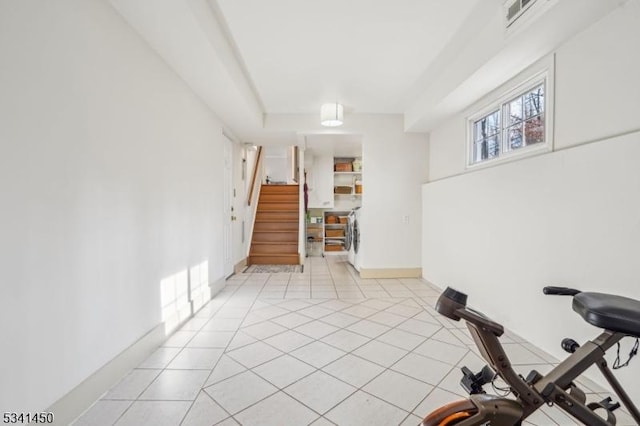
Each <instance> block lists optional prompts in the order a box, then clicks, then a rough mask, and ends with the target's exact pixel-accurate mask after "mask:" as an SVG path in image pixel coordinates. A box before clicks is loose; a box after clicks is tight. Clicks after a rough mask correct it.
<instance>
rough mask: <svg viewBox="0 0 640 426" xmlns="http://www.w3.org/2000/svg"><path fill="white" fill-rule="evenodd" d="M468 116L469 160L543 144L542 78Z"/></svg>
mask: <svg viewBox="0 0 640 426" xmlns="http://www.w3.org/2000/svg"><path fill="white" fill-rule="evenodd" d="M485 111H486V112H484V113H482V114H481V115H479V116H478V115H476V116H475V117H472V118H471V120H470V126H471V132H470V133H471V141H470V142H471V143H470V144H469V145H470V152H469V164H470V165H474V164H478V163H482V162H485V161H489V160H495V159H498V158H509V157H513V156H514V155H517V154H518V153H520V152H522V153H524V152H529V151H531V150H533V149H535V147H544V146H546V142H547V140H546V131H545V130H546V129H545V124H546V123H545V112H546V107H545V80H544V79H543V80H540V79H538V80H536V82H535V83H533V84H530V85H528V86H526V89H525V90H520V91H519V93H518V94H517V95H516V96H513V94H510V95H508V96H505V97H503V98H502V99H500V100H499V101H498V102H496V104H494V107H493V108H489V109H488V110H485Z"/></svg>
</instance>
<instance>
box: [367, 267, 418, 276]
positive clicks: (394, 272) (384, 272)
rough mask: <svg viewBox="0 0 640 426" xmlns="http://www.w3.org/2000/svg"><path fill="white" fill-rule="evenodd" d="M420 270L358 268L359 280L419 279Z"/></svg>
mask: <svg viewBox="0 0 640 426" xmlns="http://www.w3.org/2000/svg"><path fill="white" fill-rule="evenodd" d="M420 277H422V268H384V269H374V268H360V278H420Z"/></svg>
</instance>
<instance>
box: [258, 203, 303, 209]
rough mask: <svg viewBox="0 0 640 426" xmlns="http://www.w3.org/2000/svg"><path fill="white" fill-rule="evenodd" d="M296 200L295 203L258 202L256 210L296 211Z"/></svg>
mask: <svg viewBox="0 0 640 426" xmlns="http://www.w3.org/2000/svg"><path fill="white" fill-rule="evenodd" d="M298 208H299V206H298V202H297V201H296V202H295V203H264V202H262V201H261V202H260V203H259V204H258V211H259V212H264V211H289V212H297V211H298Z"/></svg>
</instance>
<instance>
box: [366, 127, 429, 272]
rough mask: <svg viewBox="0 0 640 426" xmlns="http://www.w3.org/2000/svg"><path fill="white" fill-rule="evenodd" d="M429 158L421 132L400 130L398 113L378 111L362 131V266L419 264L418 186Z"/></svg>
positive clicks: (420, 231) (388, 267)
mask: <svg viewBox="0 0 640 426" xmlns="http://www.w3.org/2000/svg"><path fill="white" fill-rule="evenodd" d="M428 161H429V158H428V139H427V137H426V135H424V134H419V133H404V131H403V122H402V120H401V119H399V118H396V117H393V116H391V117H388V116H379V117H378V118H377V119H376V120H374V121H373V122H372V123H371V124H370V126H369V127H368V128H367V129H366V132H364V135H363V138H362V181H363V182H362V213H361V216H362V220H361V222H362V225H361V226H362V230H361V250H362V252H361V254H362V264H361V268H363V269H394V268H400V269H403V268H419V267H420V265H421V259H422V256H421V252H422V251H421V243H420V235H421V234H422V227H421V225H422V224H421V216H422V205H421V186H422V183H424V182H426V178H427V176H426V165H427V164H428ZM405 217H407V222H405V221H404V218H405Z"/></svg>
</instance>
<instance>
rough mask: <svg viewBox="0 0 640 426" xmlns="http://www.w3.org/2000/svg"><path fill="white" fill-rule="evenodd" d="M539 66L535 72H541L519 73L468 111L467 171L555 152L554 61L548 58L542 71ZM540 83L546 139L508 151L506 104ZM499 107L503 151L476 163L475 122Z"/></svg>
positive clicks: (501, 148) (501, 147) (501, 149)
mask: <svg viewBox="0 0 640 426" xmlns="http://www.w3.org/2000/svg"><path fill="white" fill-rule="evenodd" d="M536 68H537V69H536V70H535V71H537V72H535V71H534V73H528V75H527V76H525V77H521V76H519V77H518V78H516V79H514V80H512V81H511V82H509V83H507V84H506V85H504V86H502V87H501V88H500V89H498V90H496V91H494V92H493V93H492V94H491V95H489V96H486V97H485V98H484V99H483V101H481V102H479V103H477V104H476V106H475V107H473V108H472V109H471V111H472V114H470V115H469V114H467V119H466V120H467V143H466V150H465V156H466V160H465V165H466V166H465V168H466V169H467V170H473V169H478V168H483V167H489V166H494V165H496V164H501V163H505V162H509V161H513V160H517V159H522V158H526V157H529V156H532V155H539V154H541V153H545V152H550V151H553V116H554V112H553V99H554V94H553V89H554V78H553V60H551V61H550V63H549V61H547V63H546V64H545V66H544V69H543V70H542V71H540V67H536ZM540 84H544V126H545V128H544V142H543V143H539V144H534V145H529V146H525V147H522V148H518V149H515V150H510V151H507V152H505V151H504V149H503V148H504V146H505V139H504V138H505V134H506V131H505V121H504V119H505V109H506V104H507V103H509V101H512V100H513V99H515V98H517V97H518V96H522V95H524V94H525V93H527V92H528V91H530V90H532V89H534V88H536V87H537V86H539V85H540ZM478 105H482V106H478ZM496 110H497V111H499V114H500V116H499V122H500V132H499V134H500V152H499V154H498V156H497V157H496V158H491V159H486V160H483V161H479V162H477V163H474V162H473V158H474V142H475V140H474V137H475V135H474V125H475V122H476V121H478V120H480V119H481V118H483V117H485V116H487V115H489V114H491V113H492V112H494V111H496ZM507 127H508V126H507Z"/></svg>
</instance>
